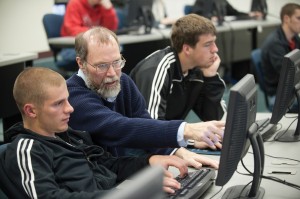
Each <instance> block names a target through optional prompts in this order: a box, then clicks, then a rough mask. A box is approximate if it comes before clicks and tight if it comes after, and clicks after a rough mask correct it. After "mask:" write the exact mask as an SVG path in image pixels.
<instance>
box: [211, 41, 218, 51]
mask: <svg viewBox="0 0 300 199" xmlns="http://www.w3.org/2000/svg"><path fill="white" fill-rule="evenodd" d="M211 51H212V52H213V53H217V52H218V51H219V49H218V47H217V44H216V43H213V45H212V50H211Z"/></svg>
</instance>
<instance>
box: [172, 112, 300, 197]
mask: <svg viewBox="0 0 300 199" xmlns="http://www.w3.org/2000/svg"><path fill="white" fill-rule="evenodd" d="M295 116H296V114H287V115H286V117H284V118H283V119H282V120H281V121H280V122H279V125H280V127H279V128H281V129H284V128H288V127H289V125H291V128H293V129H295V128H296V123H295V122H294V123H292V122H293V120H294V119H295V118H294V117H295ZM270 117H271V113H258V114H257V117H256V119H257V120H263V119H266V118H270ZM275 136H276V132H275V134H274V135H273V136H272V137H271V138H270V139H269V141H267V142H264V149H265V166H264V172H263V174H264V175H265V176H272V177H277V178H279V179H282V180H285V181H286V182H290V183H293V184H296V185H298V186H300V158H299V149H300V142H294V143H285V142H276V141H272V140H273V138H274V137H275ZM208 157H209V158H213V159H215V160H219V158H220V156H219V155H209V156H208ZM243 163H244V164H245V166H246V168H247V169H249V170H250V171H253V166H254V162H253V154H252V148H250V149H249V152H248V153H247V154H246V156H245V157H244V159H243ZM190 170H194V169H192V168H190ZM170 171H171V172H172V173H173V174H174V175H178V171H177V170H176V169H175V168H173V167H171V168H170ZM216 172H218V171H216ZM240 173H244V174H246V173H247V171H246V170H245V169H244V167H243V166H242V164H241V162H240V163H239V166H238V168H237V171H236V172H235V173H234V175H233V177H232V178H231V179H230V181H229V182H228V183H227V184H226V185H225V186H224V187H223V188H222V189H221V187H220V186H215V185H213V186H211V188H210V189H208V190H207V192H206V193H205V196H204V197H202V198H211V197H212V198H221V197H222V195H223V194H224V193H225V191H226V190H227V188H229V187H231V186H235V185H246V184H247V183H248V182H250V181H251V180H252V176H246V175H242V174H240ZM260 186H261V187H262V188H264V189H265V195H264V198H265V199H268V198H270V199H282V198H285V199H299V195H300V191H299V190H298V189H295V188H292V187H290V186H288V185H284V184H282V183H278V182H275V181H272V180H268V179H262V181H261V185H260ZM215 194H216V195H215Z"/></svg>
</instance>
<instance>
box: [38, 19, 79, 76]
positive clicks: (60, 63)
mask: <svg viewBox="0 0 300 199" xmlns="http://www.w3.org/2000/svg"><path fill="white" fill-rule="evenodd" d="M63 20H64V16H63V15H58V14H52V13H50V14H45V15H44V17H43V25H44V29H45V32H46V35H47V38H48V39H49V38H53V37H60V29H61V26H62V24H63ZM49 47H50V49H51V51H52V53H53V56H54V62H55V64H56V66H57V67H58V69H61V70H62V71H61V72H62V73H64V72H65V73H66V74H65V75H66V76H67V74H70V73H73V72H75V71H76V70H78V67H77V63H76V61H75V59H74V62H66V61H64V60H58V54H59V52H60V51H61V50H62V48H58V47H55V46H53V45H51V44H49ZM63 75H64V74H63Z"/></svg>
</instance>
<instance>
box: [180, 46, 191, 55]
mask: <svg viewBox="0 0 300 199" xmlns="http://www.w3.org/2000/svg"><path fill="white" fill-rule="evenodd" d="M182 52H183V53H184V54H186V55H189V54H190V53H191V47H190V46H189V45H187V44H183V46H182Z"/></svg>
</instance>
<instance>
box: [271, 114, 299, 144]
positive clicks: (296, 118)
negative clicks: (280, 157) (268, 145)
mask: <svg viewBox="0 0 300 199" xmlns="http://www.w3.org/2000/svg"><path fill="white" fill-rule="evenodd" d="M291 118H294V117H291ZM296 120H298V116H297V117H295V119H294V120H293V121H292V122H291V123H290V125H289V126H288V127H287V128H286V129H285V131H284V132H283V133H282V134H281V136H280V137H277V138H276V139H275V138H274V141H278V139H279V138H281V137H282V136H284V135H285V134H286V133H287V132H288V130H289V129H290V127H291V126H292V124H293V123H294V122H295V121H296Z"/></svg>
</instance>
